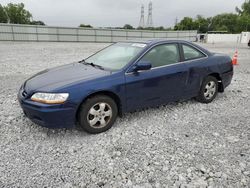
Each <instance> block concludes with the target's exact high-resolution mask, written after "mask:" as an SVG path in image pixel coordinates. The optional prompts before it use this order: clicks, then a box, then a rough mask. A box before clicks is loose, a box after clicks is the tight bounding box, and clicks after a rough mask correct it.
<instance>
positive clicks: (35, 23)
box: [30, 21, 45, 25]
mask: <svg viewBox="0 0 250 188" xmlns="http://www.w3.org/2000/svg"><path fill="white" fill-rule="evenodd" d="M30 24H31V25H45V23H44V22H43V21H31V22H30Z"/></svg>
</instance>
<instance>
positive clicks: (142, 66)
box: [133, 61, 152, 72]
mask: <svg viewBox="0 0 250 188" xmlns="http://www.w3.org/2000/svg"><path fill="white" fill-rule="evenodd" d="M151 68H152V65H151V63H150V62H148V61H139V62H138V63H137V64H136V65H135V66H134V67H133V71H134V72H137V71H141V70H149V69H151Z"/></svg>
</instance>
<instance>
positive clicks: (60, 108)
mask: <svg viewBox="0 0 250 188" xmlns="http://www.w3.org/2000/svg"><path fill="white" fill-rule="evenodd" d="M22 92H23V91H22V90H20V91H19V93H18V101H19V103H20V106H21V107H22V109H23V112H24V114H25V115H26V116H27V117H28V118H29V119H30V120H31V121H32V122H34V123H36V124H38V125H40V126H43V127H47V128H73V127H75V117H76V116H75V112H76V110H75V108H74V107H73V106H66V105H65V104H60V105H48V104H42V103H38V102H34V101H31V100H30V99H29V98H28V99H27V98H25V97H24V96H23V95H22Z"/></svg>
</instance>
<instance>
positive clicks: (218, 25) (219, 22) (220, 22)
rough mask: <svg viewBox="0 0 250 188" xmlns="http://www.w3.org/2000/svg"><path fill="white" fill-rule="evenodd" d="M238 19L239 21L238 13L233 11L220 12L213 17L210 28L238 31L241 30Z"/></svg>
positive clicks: (231, 31)
mask: <svg viewBox="0 0 250 188" xmlns="http://www.w3.org/2000/svg"><path fill="white" fill-rule="evenodd" d="M237 21H238V15H237V14H232V13H225V14H219V15H217V16H214V17H213V19H212V23H211V28H210V30H214V31H228V32H229V33H238V32H240V31H239V27H238V24H237Z"/></svg>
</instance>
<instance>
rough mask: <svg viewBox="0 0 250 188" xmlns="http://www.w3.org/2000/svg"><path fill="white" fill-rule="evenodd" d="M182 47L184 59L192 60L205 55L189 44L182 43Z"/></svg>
mask: <svg viewBox="0 0 250 188" xmlns="http://www.w3.org/2000/svg"><path fill="white" fill-rule="evenodd" d="M182 48H183V53H184V59H185V60H192V59H197V58H202V57H205V55H204V54H203V53H201V52H200V51H199V50H197V49H195V48H193V47H191V46H188V45H185V44H183V45H182Z"/></svg>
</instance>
